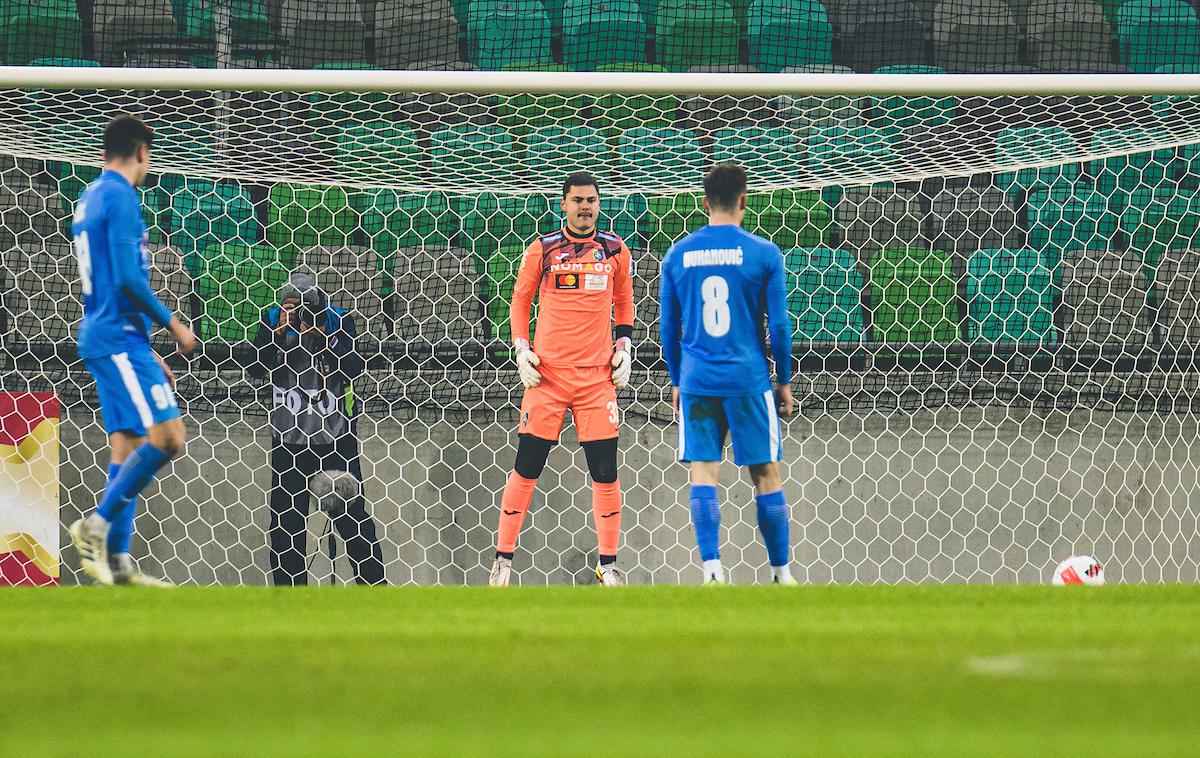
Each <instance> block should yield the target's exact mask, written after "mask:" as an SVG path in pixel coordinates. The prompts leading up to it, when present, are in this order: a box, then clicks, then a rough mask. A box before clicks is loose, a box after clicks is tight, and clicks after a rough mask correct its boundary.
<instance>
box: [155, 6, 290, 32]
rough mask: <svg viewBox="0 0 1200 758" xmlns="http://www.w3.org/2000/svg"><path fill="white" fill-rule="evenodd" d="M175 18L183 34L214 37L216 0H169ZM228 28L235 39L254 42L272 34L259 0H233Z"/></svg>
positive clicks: (264, 9) (265, 12)
mask: <svg viewBox="0 0 1200 758" xmlns="http://www.w3.org/2000/svg"><path fill="white" fill-rule="evenodd" d="M172 5H173V6H174V10H175V18H176V20H178V21H181V22H182V23H181V25H182V27H183V36H185V37H189V38H191V39H206V40H207V39H214V38H215V37H216V34H217V33H216V25H215V23H214V21H213V9H214V7H215V6H216V2H215V0H172ZM229 28H230V31H231V32H232V37H233V40H234V42H255V41H259V40H266V39H270V38H271V22H270V21H269V20H268V19H267V11H266V8H265V7H264V6H263V4H262V3H261V2H259V0H233V1H232V2H231V3H230V4H229Z"/></svg>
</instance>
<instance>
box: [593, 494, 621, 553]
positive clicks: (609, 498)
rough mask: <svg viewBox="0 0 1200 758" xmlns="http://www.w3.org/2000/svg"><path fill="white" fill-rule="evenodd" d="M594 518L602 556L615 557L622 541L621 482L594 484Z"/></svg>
mask: <svg viewBox="0 0 1200 758" xmlns="http://www.w3.org/2000/svg"><path fill="white" fill-rule="evenodd" d="M592 516H593V517H594V518H595V520H596V538H597V540H598V541H599V543H600V550H599V553H600V555H602V556H615V555H616V554H617V546H618V544H619V543H620V541H621V480H620V479H618V480H616V481H615V482H592Z"/></svg>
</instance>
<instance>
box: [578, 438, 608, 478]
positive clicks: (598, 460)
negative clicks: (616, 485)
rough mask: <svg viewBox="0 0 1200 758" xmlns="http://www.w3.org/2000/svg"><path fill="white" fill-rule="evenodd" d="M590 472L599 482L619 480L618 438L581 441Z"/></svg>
mask: <svg viewBox="0 0 1200 758" xmlns="http://www.w3.org/2000/svg"><path fill="white" fill-rule="evenodd" d="M581 446H582V447H583V454H584V457H586V458H587V465H588V473H589V474H591V475H592V481H593V482H596V483H597V484H611V483H613V482H615V481H617V438H616V437H613V438H612V439H608V440H593V441H591V442H584V443H581Z"/></svg>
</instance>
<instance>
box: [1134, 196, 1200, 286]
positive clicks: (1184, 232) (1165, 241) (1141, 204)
mask: <svg viewBox="0 0 1200 758" xmlns="http://www.w3.org/2000/svg"><path fill="white" fill-rule="evenodd" d="M1121 230H1122V231H1124V232H1125V234H1126V235H1128V239H1129V252H1130V253H1132V254H1133V255H1134V256H1135V257H1136V258H1138V259H1140V260H1141V262H1142V266H1143V267H1144V271H1143V273H1144V274H1145V277H1146V279H1147V281H1150V282H1153V281H1154V276H1155V272H1156V270H1157V269H1158V263H1159V261H1160V260H1161V259H1162V257H1163V253H1165V252H1167V251H1168V250H1194V249H1196V248H1197V247H1200V194H1197V193H1196V192H1194V191H1184V192H1178V191H1176V190H1174V189H1170V188H1164V187H1159V188H1157V189H1155V188H1151V187H1142V188H1139V189H1137V190H1134V192H1133V193H1132V194H1131V195H1130V196H1129V204H1128V206H1127V207H1126V208H1125V212H1124V213H1123V214H1121Z"/></svg>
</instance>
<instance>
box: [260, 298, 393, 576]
mask: <svg viewBox="0 0 1200 758" xmlns="http://www.w3.org/2000/svg"><path fill="white" fill-rule="evenodd" d="M280 311H281V309H280V308H278V307H275V308H271V309H269V310H267V311H266V312H265V313H264V314H263V318H262V321H261V322H260V323H259V327H258V333H257V334H256V335H255V337H254V347H255V348H256V349H257V353H258V354H257V361H256V362H255V363H254V364H253V365H252V366H251V369H250V370H251V373H252V374H257V375H258V376H269V377H270V381H271V496H270V506H271V525H270V528H269V530H268V534H269V542H270V545H271V577H272V581H273V582H274V583H275V584H276V585H302V584H308V568H307V532H306V528H305V520H306V519H307V517H308V512H309V501H310V499H311V493H310V490H309V481H310V480H311V478H312V477H313V475H315V474H317V473H318V472H320V471H323V470H324V471H349V472H350V473H352V474H353V475H354V476H355V477H356V478H357V479H358V481H359V482H362V466H361V463H360V460H359V441H358V431H357V424H356V423H355V417H356V416H357V415H358V408H357V403H356V402H355V397H354V390H353V382H354V380H355V379H356V378H358V377H359V376H360V375H361V374H362V372H363V369H364V367H365V364H364V362H363V359H362V357H361V356H360V355H359V354H358V351H357V350H356V349H355V344H354V343H355V338H356V336H357V328H356V327H355V323H354V319H353V318H352V317H351V316H349V315H348V314H347V312H346V311H345V310H343V309H341V308H336V307H334V306H332V305H330V306H328V307H327V308H326V309H325V312H324V319H323V320H324V332H325V333H324V334H310V335H308V336H306V337H303V338H302V337H301V335H300V334H299V333H298V332H296V331H295V330H294V329H288V330H287V333H286V334H284V335H277V334H276V333H275V327H276V326H277V325H278V324H279V318H280ZM326 335H327V336H326ZM331 517H332V520H333V526H334V529H336V530H337V532H338V534H339V535H340V536H341V538H342V539H343V540H344V541H345V543H346V554H347V555H348V556H349V558H350V563H351V565H352V566H353V568H354V578H355V580H356V581H357V582H358V583H359V584H383V582H384V575H383V560H382V557H381V552H380V549H379V539H378V529H377V526H376V524H375V520H374V519H373V518H372V517H371V516H370V514H368V513H367V508H366V501H365V499H364V498H363V497H362V495H361V494H359V496H358V497H356V498H354V499H353V500H351V501H350V503H349V506H348V508H347V509H346V511H344V512H342V513H337V514H331Z"/></svg>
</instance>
